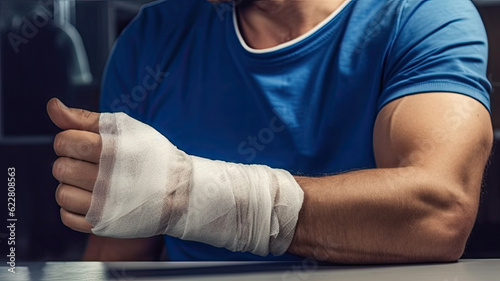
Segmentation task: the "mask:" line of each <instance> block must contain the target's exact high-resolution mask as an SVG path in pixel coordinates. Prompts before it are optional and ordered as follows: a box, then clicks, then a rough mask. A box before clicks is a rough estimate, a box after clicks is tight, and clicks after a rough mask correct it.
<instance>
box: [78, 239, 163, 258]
mask: <svg viewBox="0 0 500 281" xmlns="http://www.w3.org/2000/svg"><path fill="white" fill-rule="evenodd" d="M163 248H164V246H163V238H162V236H155V237H151V238H136V239H115V238H106V237H99V236H95V235H92V234H91V235H90V237H89V240H88V243H87V249H86V250H85V253H84V256H83V260H84V261H157V260H160V257H161V255H162V251H163Z"/></svg>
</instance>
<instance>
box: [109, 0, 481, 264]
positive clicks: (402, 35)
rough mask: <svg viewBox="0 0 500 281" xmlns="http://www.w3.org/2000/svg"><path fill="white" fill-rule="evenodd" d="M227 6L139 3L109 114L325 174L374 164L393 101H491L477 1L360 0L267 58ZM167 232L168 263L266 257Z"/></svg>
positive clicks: (201, 147)
mask: <svg viewBox="0 0 500 281" xmlns="http://www.w3.org/2000/svg"><path fill="white" fill-rule="evenodd" d="M227 5H228V4H221V5H219V6H214V5H213V4H210V3H208V2H206V1H204V0H169V1H161V2H157V3H154V4H152V5H149V6H147V7H145V8H143V9H142V11H141V13H140V15H139V16H138V17H137V18H136V19H135V20H134V21H133V23H131V24H130V25H129V26H128V27H127V29H126V30H125V32H124V33H123V34H122V35H121V37H120V38H119V40H118V42H117V44H116V46H115V48H114V50H113V53H112V55H111V58H110V60H109V63H108V66H107V70H106V73H105V79H104V82H103V87H102V97H101V109H102V111H108V112H116V111H124V112H126V113H128V114H129V115H131V116H132V117H134V118H137V119H139V120H141V121H143V122H145V123H148V124H150V125H152V126H153V127H154V128H156V129H157V130H158V131H159V132H161V133H162V134H163V135H165V136H166V137H167V138H169V139H170V140H171V141H172V143H174V144H175V145H177V146H178V147H179V148H180V149H182V150H184V151H185V152H187V153H188V154H191V155H197V156H200V157H205V158H209V159H218V160H225V161H231V162H238V163H247V164H250V163H258V164H265V165H269V166H271V167H275V168H282V169H286V170H288V171H290V172H291V173H293V174H296V175H299V174H300V175H308V176H321V175H328V174H336V173H342V172H346V171H350V170H357V169H370V168H375V161H374V155H373V147H372V133H373V127H374V123H375V118H376V117H377V114H378V112H379V110H380V109H381V108H382V107H383V106H384V105H386V104H387V103H389V102H391V101H393V100H394V99H397V98H400V97H403V96H406V95H411V94H416V93H424V92H455V93H459V94H463V95H467V96H470V97H472V98H474V99H476V100H478V101H479V102H481V103H482V104H483V105H484V106H485V107H486V108H488V109H489V93H490V91H491V87H490V85H489V83H488V81H487V79H486V77H485V76H486V75H485V74H486V61H487V48H488V47H487V39H486V33H485V31H484V27H483V25H482V22H481V19H480V17H479V15H478V13H477V11H476V9H475V7H474V6H473V4H472V3H471V1H469V0H430V1H423V0H394V1H389V0H385V1H383V0H353V1H352V2H350V3H349V4H348V5H347V6H346V8H345V9H343V10H342V12H341V13H340V14H338V15H337V16H336V17H335V18H334V19H332V20H331V21H329V22H328V23H327V24H326V25H324V26H323V27H322V28H321V29H319V30H318V31H317V32H315V33H313V34H312V35H311V36H309V37H307V38H305V39H304V40H302V41H300V42H298V43H296V44H294V45H291V46H289V47H286V48H284V49H280V50H277V51H273V52H268V53H264V54H255V53H250V52H248V51H246V50H245V49H244V48H243V47H242V45H241V44H240V42H239V41H238V39H237V36H236V33H235V29H234V26H233V18H232V13H233V12H232V9H231V8H230V6H227ZM157 82H158V83H157ZM165 241H166V244H167V249H168V254H169V257H170V259H172V260H262V258H260V257H257V256H254V255H252V254H248V253H232V252H229V251H227V250H225V249H217V248H214V247H212V246H209V245H205V244H201V243H197V242H189V241H180V240H178V239H175V238H171V237H166V239H165ZM265 259H267V260H270V259H280V260H294V259H299V257H296V256H293V255H288V254H286V255H284V256H281V257H267V258H265Z"/></svg>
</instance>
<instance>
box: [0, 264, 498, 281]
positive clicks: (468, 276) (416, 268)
mask: <svg viewBox="0 0 500 281" xmlns="http://www.w3.org/2000/svg"><path fill="white" fill-rule="evenodd" d="M7 269H8V267H7V266H4V265H2V266H0V280H13V281H15V280H50V281H52V280H63V281H73V280H89V281H90V280H91V281H94V280H95V281H101V280H124V281H125V280H252V281H253V280H280V281H288V280H290V281H292V280H293V281H303V280H308V281H313V280H324V281H326V280H328V281H331V280H335V281H337V280H338V281H343V280H349V281H361V280H367V281H368V280H370V281H379V280H380V281H382V280H383V281H395V280H398V281H416V280H419V281H420V280H425V281H500V259H485V260H460V261H459V262H455V263H446V264H415V265H383V266H380V265H375V266H339V265H325V264H317V263H316V262H315V261H313V260H304V262H302V263H300V262H299V263H262V262H120V263H101V262H45V263H25V264H24V265H23V264H21V265H16V274H12V273H9V272H8V271H7Z"/></svg>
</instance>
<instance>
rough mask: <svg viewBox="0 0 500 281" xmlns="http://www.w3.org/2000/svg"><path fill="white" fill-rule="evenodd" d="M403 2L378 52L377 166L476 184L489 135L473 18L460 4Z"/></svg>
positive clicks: (482, 62) (449, 0)
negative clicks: (382, 54) (389, 38)
mask: <svg viewBox="0 0 500 281" xmlns="http://www.w3.org/2000/svg"><path fill="white" fill-rule="evenodd" d="M405 3H406V4H405V5H404V6H403V10H402V12H401V14H400V20H399V21H398V26H397V27H396V28H395V35H394V40H393V42H392V44H391V45H390V47H389V48H388V50H387V53H386V57H387V59H386V61H385V65H384V76H383V77H382V80H383V85H382V89H381V94H380V97H379V103H378V107H379V109H380V112H379V115H378V118H377V121H376V125H375V129H374V151H375V158H376V163H377V166H378V167H402V166H411V167H416V168H421V169H426V171H427V172H428V173H434V174H436V175H438V176H439V177H438V179H443V178H445V177H446V178H447V179H448V180H450V179H451V180H453V181H455V182H456V183H460V184H465V185H469V184H471V183H473V184H474V186H480V181H481V176H482V172H483V169H484V165H485V162H486V160H487V158H488V155H489V152H490V149H491V143H492V138H493V137H492V128H491V122H490V116H489V112H488V110H489V103H490V100H489V92H490V91H491V85H490V84H489V82H488V80H487V78H486V68H487V61H488V42H487V37H486V32H485V31H484V26H483V24H482V22H481V18H480V17H479V14H478V13H477V10H476V9H475V8H474V5H473V4H472V3H471V1H468V0H443V1H417V0H406V1H405Z"/></svg>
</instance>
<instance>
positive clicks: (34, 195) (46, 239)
mask: <svg viewBox="0 0 500 281" xmlns="http://www.w3.org/2000/svg"><path fill="white" fill-rule="evenodd" d="M148 2H152V1H151V0H133V1H89V0H81V1H75V0H40V1H35V0H0V173H2V171H3V172H5V176H7V169H8V168H9V167H15V168H16V218H17V219H18V221H17V224H16V256H17V258H16V260H17V261H71V260H79V259H80V258H81V255H82V252H83V249H84V247H85V244H86V238H87V236H86V235H84V234H80V233H77V232H74V231H72V230H70V229H68V228H66V227H65V226H64V225H63V224H62V223H61V221H60V219H59V207H58V206H57V204H56V202H55V199H54V192H55V189H56V187H57V184H58V183H57V181H56V180H54V178H53V177H52V173H51V171H52V163H53V162H54V161H55V159H56V156H55V154H54V152H53V149H52V140H53V138H54V135H55V134H56V133H57V132H58V131H59V130H58V129H57V128H56V127H55V126H54V125H53V124H52V123H51V122H50V120H49V118H48V116H47V114H46V113H45V104H46V103H47V101H48V100H49V99H50V98H51V97H59V98H60V99H61V100H63V101H64V102H65V103H66V104H67V105H69V106H75V107H80V108H86V109H89V110H94V111H97V109H98V99H99V90H100V89H99V88H100V84H101V79H102V74H103V70H104V67H105V64H106V60H107V57H108V55H109V53H110V51H111V49H112V47H113V44H114V42H115V40H116V38H117V36H118V35H119V34H120V32H121V31H122V30H123V28H124V27H125V26H126V25H127V24H128V23H129V22H130V20H131V19H133V17H134V16H135V15H136V14H137V13H138V11H139V9H140V7H141V6H142V5H144V4H146V3H148ZM474 2H475V4H476V6H477V7H478V10H479V12H480V13H481V16H482V17H483V21H484V23H485V25H486V29H487V32H488V36H489V39H490V63H489V69H488V78H489V79H490V82H491V83H492V85H493V87H494V91H493V94H492V97H491V101H492V118H493V124H494V128H495V139H496V141H495V148H494V153H493V155H492V157H491V162H490V164H489V166H488V168H487V171H486V174H485V178H484V187H483V193H482V198H481V207H480V211H479V216H478V219H477V222H476V225H475V227H474V230H473V232H472V235H471V237H470V239H469V243H468V247H467V249H466V252H465V254H464V257H463V258H490V257H496V258H500V243H499V242H498V237H500V148H499V147H498V143H499V141H500V98H499V94H500V0H482V1H481V0H476V1H474ZM495 150H497V151H495ZM4 187H5V188H0V198H1V199H0V200H1V202H5V203H4V205H2V206H5V208H4V209H2V211H0V213H1V215H0V218H3V220H2V221H3V222H4V223H5V222H6V219H7V213H8V211H7V181H5V185H4ZM2 208H3V207H2ZM7 234H8V233H7V229H6V228H4V227H0V253H7V247H8V245H7V238H8V236H7ZM0 260H1V261H4V260H6V255H4V254H1V255H0Z"/></svg>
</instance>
